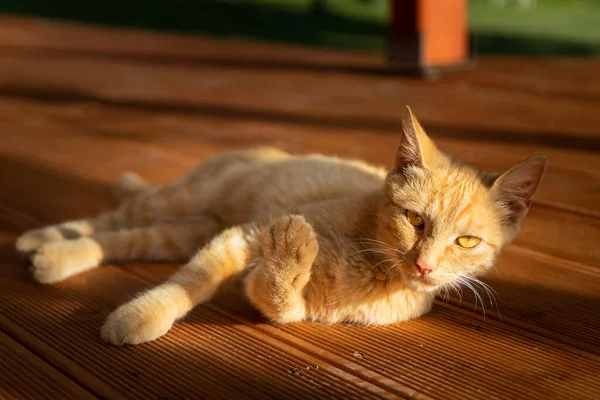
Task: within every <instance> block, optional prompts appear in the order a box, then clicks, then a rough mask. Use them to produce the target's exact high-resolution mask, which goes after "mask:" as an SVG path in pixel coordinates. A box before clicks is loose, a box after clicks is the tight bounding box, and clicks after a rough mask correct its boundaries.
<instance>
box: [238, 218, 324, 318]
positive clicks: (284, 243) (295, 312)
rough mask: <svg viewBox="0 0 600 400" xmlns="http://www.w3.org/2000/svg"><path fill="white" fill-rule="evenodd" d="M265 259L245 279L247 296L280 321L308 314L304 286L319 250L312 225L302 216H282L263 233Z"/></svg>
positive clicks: (255, 304) (262, 249)
mask: <svg viewBox="0 0 600 400" xmlns="http://www.w3.org/2000/svg"><path fill="white" fill-rule="evenodd" d="M259 240H260V248H261V251H262V254H263V257H262V261H261V263H260V264H258V265H257V266H256V267H254V268H253V269H252V271H251V272H250V273H249V274H248V276H247V277H246V278H245V280H244V284H245V289H246V295H247V296H248V298H249V299H250V301H251V302H252V303H253V304H254V306H255V307H256V308H257V309H258V310H259V311H261V312H262V313H263V314H264V315H265V316H266V317H268V318H270V319H272V320H273V321H275V322H279V323H288V322H297V321H302V320H303V319H304V318H305V316H306V307H305V299H304V297H303V293H302V292H303V289H304V287H305V286H306V284H307V283H308V281H309V279H310V274H311V267H312V264H313V261H314V260H315V257H316V256H317V252H318V249H319V246H318V243H317V239H316V234H315V232H314V230H313V228H312V226H311V225H310V224H309V223H308V222H306V221H305V219H304V218H303V217H301V216H286V217H281V218H279V219H277V220H275V221H273V222H272V223H271V225H270V226H268V227H267V229H265V230H263V231H262V232H261V235H260V239H259Z"/></svg>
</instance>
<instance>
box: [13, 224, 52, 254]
mask: <svg viewBox="0 0 600 400" xmlns="http://www.w3.org/2000/svg"><path fill="white" fill-rule="evenodd" d="M62 239H63V236H62V234H61V233H60V232H59V231H58V230H57V229H52V228H42V229H34V230H31V231H28V232H25V233H24V234H22V235H21V236H19V237H18V238H17V241H16V242H15V248H16V249H17V251H18V252H19V253H23V254H31V253H33V252H36V251H37V250H38V249H39V248H40V247H41V246H43V245H44V244H46V243H49V242H53V241H56V240H62Z"/></svg>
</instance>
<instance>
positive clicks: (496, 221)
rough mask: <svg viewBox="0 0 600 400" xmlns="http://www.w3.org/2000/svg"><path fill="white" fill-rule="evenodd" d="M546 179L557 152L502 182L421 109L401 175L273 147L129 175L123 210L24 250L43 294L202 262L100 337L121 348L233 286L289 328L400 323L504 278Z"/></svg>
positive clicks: (37, 236)
mask: <svg viewBox="0 0 600 400" xmlns="http://www.w3.org/2000/svg"><path fill="white" fill-rule="evenodd" d="M545 168H546V158H545V157H544V156H535V157H531V158H529V159H527V160H525V161H523V162H521V163H519V164H517V165H516V166H515V167H513V168H512V169H510V170H509V171H507V172H505V173H504V174H503V175H500V176H498V175H492V174H487V173H484V172H480V171H477V170H475V169H474V168H472V167H469V166H467V165H464V164H461V163H460V162H459V161H457V160H455V159H453V158H451V157H450V156H447V155H445V154H443V153H442V152H440V151H439V150H438V149H437V148H436V147H435V145H434V143H433V142H432V141H431V140H430V139H429V137H428V136H427V135H426V133H425V132H424V131H423V129H422V128H421V126H420V125H419V123H418V122H417V120H416V118H415V117H414V116H413V115H412V113H411V111H410V109H409V108H408V107H407V109H406V112H405V114H404V116H403V129H402V136H401V141H400V145H399V148H398V150H397V152H396V157H395V168H394V169H393V170H392V171H390V172H388V173H386V172H385V171H384V170H382V169H379V168H375V167H372V166H370V165H367V164H365V163H363V162H360V161H349V160H341V159H337V158H330V157H325V156H321V155H306V156H292V155H290V154H288V153H285V152H283V151H280V150H277V149H273V148H259V149H252V150H248V151H240V152H231V153H225V154H221V155H218V156H215V157H212V158H209V159H207V160H206V161H204V162H203V163H201V164H200V165H199V166H198V167H197V168H196V169H195V170H194V171H192V172H191V173H190V174H188V175H186V176H184V177H182V178H180V179H179V180H177V181H175V182H173V183H171V184H168V185H166V186H163V187H152V186H150V185H147V184H146V183H145V182H144V181H143V180H142V179H141V178H139V177H138V176H137V175H135V174H132V173H126V174H124V175H122V176H121V177H120V178H119V179H118V180H117V185H116V187H117V190H118V192H119V195H120V196H121V197H122V198H123V202H122V204H121V206H120V207H119V208H118V209H116V210H114V211H111V212H108V213H105V214H101V215H99V216H97V217H95V218H91V219H84V220H76V221H69V222H65V223H62V224H58V225H55V226H50V227H46V228H43V229H37V230H33V231H30V232H27V233H25V234H24V235H22V236H21V237H19V238H18V240H17V242H16V247H17V249H18V251H20V252H23V253H27V254H30V255H31V263H32V271H33V276H34V278H35V279H36V280H37V281H38V282H42V283H54V282H59V281H61V280H63V279H66V278H68V277H70V276H72V275H75V274H78V273H81V272H84V271H87V270H90V269H93V268H96V267H98V266H99V265H101V264H102V263H110V262H122V261H135V260H152V261H175V260H188V259H189V261H187V264H185V265H184V266H183V267H181V269H180V270H179V271H178V272H177V273H175V274H174V275H173V276H172V277H171V278H170V279H168V280H167V281H166V282H164V283H163V284H161V285H159V286H157V287H155V288H153V289H150V290H148V291H146V292H145V293H142V294H141V295H139V296H138V297H137V298H136V299H134V300H132V301H130V302H128V303H126V304H124V305H122V306H121V307H119V308H118V309H117V310H115V311H114V312H113V313H112V314H111V315H110V316H109V317H108V319H107V320H106V323H105V324H104V326H103V327H102V329H101V336H102V338H103V339H104V340H105V341H107V342H109V343H111V344H114V345H123V344H137V343H142V342H147V341H150V340H154V339H156V338H158V337H160V336H162V335H164V334H165V333H167V331H168V330H169V329H170V328H171V326H172V325H173V323H174V322H175V321H177V320H178V319H180V318H182V317H183V316H184V315H186V314H187V313H188V312H189V311H190V310H191V309H192V308H194V307H195V306H196V305H198V304H200V303H203V302H206V301H207V300H209V299H210V298H211V296H213V294H214V293H215V292H216V291H217V290H219V288H220V287H222V286H223V285H224V284H225V283H227V282H229V281H238V282H240V281H241V282H242V284H243V287H244V290H245V293H246V295H247V297H248V299H249V300H250V302H251V303H252V304H253V305H254V306H255V307H256V308H257V309H258V310H259V311H261V312H262V314H264V315H265V316H266V317H267V318H269V319H270V320H272V321H274V322H278V323H289V322H296V321H303V320H312V321H321V322H326V323H336V322H353V323H361V324H390V323H394V322H400V321H406V320H409V319H411V318H416V317H419V316H421V315H423V314H424V313H427V312H428V311H429V310H430V309H431V306H432V303H433V300H434V297H435V295H436V294H437V293H439V292H440V291H441V290H443V289H445V288H448V287H455V286H456V285H457V284H458V283H465V284H468V283H469V280H471V279H474V277H476V276H480V275H483V274H485V273H486V272H487V271H488V270H489V269H490V268H491V267H492V266H493V264H494V262H495V259H496V258H497V256H498V255H499V254H500V252H501V250H502V248H503V247H504V246H505V245H507V244H508V243H510V242H511V241H512V240H513V238H514V237H515V235H516V234H517V232H518V231H519V224H520V220H521V219H522V218H523V217H524V216H525V214H526V213H527V212H528V210H529V207H530V206H531V199H532V197H533V195H534V193H535V191H536V190H537V188H538V186H539V184H540V181H541V179H542V176H543V174H544V171H545ZM236 278H237V279H236Z"/></svg>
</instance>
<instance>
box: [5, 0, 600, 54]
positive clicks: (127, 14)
mask: <svg viewBox="0 0 600 400" xmlns="http://www.w3.org/2000/svg"><path fill="white" fill-rule="evenodd" d="M0 12H2V13H14V14H21V15H29V16H42V17H50V18H59V19H69V20H76V21H82V22H93V23H97V24H103V25H112V26H115V25H116V26H125V27H137V28H147V29H154V30H163V31H172V32H184V33H191V34H203V35H214V36H220V37H232V38H236V39H243V40H252V41H257V40H259V41H275V42H284V43H295V44H303V45H310V46H319V47H326V48H344V49H356V50H363V51H372V52H380V51H382V50H383V49H384V46H385V43H384V40H385V36H384V33H385V31H386V27H387V23H388V21H389V12H390V11H389V1H387V0H103V1H81V0H0ZM469 26H470V29H471V31H472V32H473V33H474V34H476V37H477V44H476V46H477V48H476V50H477V52H478V53H479V54H521V55H532V56H547V55H571V56H588V57H589V56H597V55H598V54H600V0H471V1H469Z"/></svg>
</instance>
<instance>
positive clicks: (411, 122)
mask: <svg viewBox="0 0 600 400" xmlns="http://www.w3.org/2000/svg"><path fill="white" fill-rule="evenodd" d="M436 151H437V150H436V148H435V145H434V144H433V142H432V141H431V139H429V137H428V136H427V134H426V133H425V131H424V130H423V128H422V127H421V124H419V121H417V118H415V116H414V115H413V113H412V111H411V110H410V107H408V106H407V107H406V110H405V111H404V114H403V115H402V136H401V137H400V144H399V145H398V150H397V151H396V163H395V166H396V169H398V170H401V169H404V168H405V167H407V166H408V165H415V166H418V167H425V166H427V164H428V161H431V160H432V157H434V153H435V152H436Z"/></svg>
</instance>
